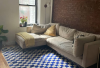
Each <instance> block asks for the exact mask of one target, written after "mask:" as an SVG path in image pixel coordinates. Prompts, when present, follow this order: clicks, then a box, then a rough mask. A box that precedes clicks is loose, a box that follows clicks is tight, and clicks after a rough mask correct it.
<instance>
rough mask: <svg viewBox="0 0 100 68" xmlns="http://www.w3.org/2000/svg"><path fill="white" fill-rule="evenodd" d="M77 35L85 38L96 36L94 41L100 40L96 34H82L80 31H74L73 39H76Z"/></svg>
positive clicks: (99, 36)
mask: <svg viewBox="0 0 100 68" xmlns="http://www.w3.org/2000/svg"><path fill="white" fill-rule="evenodd" d="M79 35H84V37H87V36H96V38H95V40H100V35H98V34H92V33H87V32H82V31H76V32H75V33H74V39H75V38H77V36H79Z"/></svg>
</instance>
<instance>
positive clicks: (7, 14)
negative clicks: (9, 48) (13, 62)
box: [0, 0, 19, 45]
mask: <svg viewBox="0 0 100 68" xmlns="http://www.w3.org/2000/svg"><path fill="white" fill-rule="evenodd" d="M18 9H19V5H18V0H0V25H4V29H7V30H9V33H7V34H2V35H6V36H7V37H8V42H6V44H8V45H9V44H11V43H12V44H13V43H14V37H15V33H16V32H18V26H19V23H18V22H19V21H18V20H19V11H18Z"/></svg>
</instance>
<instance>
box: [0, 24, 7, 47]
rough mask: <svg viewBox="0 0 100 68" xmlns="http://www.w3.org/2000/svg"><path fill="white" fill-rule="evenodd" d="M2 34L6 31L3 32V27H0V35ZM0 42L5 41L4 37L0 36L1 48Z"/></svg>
mask: <svg viewBox="0 0 100 68" xmlns="http://www.w3.org/2000/svg"><path fill="white" fill-rule="evenodd" d="M2 33H8V30H3V25H0V35H1V34H2ZM2 41H7V37H6V36H0V48H2Z"/></svg>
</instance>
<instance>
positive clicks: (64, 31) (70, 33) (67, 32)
mask: <svg viewBox="0 0 100 68" xmlns="http://www.w3.org/2000/svg"><path fill="white" fill-rule="evenodd" d="M75 32H76V30H75V29H71V28H68V27H64V26H60V27H59V35H60V36H61V37H63V38H66V39H67V40H73V39H74V33H75Z"/></svg>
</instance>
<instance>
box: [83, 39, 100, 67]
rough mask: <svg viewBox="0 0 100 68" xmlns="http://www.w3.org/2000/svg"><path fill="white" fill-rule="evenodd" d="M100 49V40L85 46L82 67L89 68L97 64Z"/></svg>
mask: <svg viewBox="0 0 100 68" xmlns="http://www.w3.org/2000/svg"><path fill="white" fill-rule="evenodd" d="M99 47H100V40H98V41H94V42H90V43H86V44H85V45H84V52H83V60H82V66H84V67H88V66H91V65H93V64H95V63H97V60H98V53H99Z"/></svg>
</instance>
